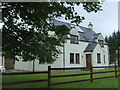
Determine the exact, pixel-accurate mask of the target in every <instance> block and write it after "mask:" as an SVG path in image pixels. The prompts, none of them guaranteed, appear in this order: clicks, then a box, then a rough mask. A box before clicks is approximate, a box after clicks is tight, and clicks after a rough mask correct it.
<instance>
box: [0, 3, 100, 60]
mask: <svg viewBox="0 0 120 90" xmlns="http://www.w3.org/2000/svg"><path fill="white" fill-rule="evenodd" d="M2 5H3V6H4V8H3V11H2V14H3V15H2V16H3V22H4V26H3V31H2V33H3V51H5V57H9V58H13V59H17V57H16V55H17V56H21V57H22V58H23V60H24V61H28V60H35V59H38V60H46V61H47V62H53V61H54V60H55V59H56V58H57V57H58V54H59V53H60V51H59V49H58V47H59V46H63V43H65V41H66V38H65V36H66V35H67V34H69V29H68V28H67V27H65V26H64V25H62V26H55V25H54V23H52V22H49V21H50V20H51V19H53V18H59V17H64V18H65V19H66V20H71V22H72V23H76V24H77V25H78V24H79V23H80V22H82V20H84V17H81V16H79V15H78V13H77V12H76V11H75V9H74V6H75V5H77V6H79V5H82V6H83V8H84V9H85V10H86V11H87V12H93V11H94V12H97V11H100V10H101V4H100V3H99V2H89V3H87V2H42V3H41V2H37V3H35V2H32V3H28V2H4V3H2ZM49 32H54V35H50V34H49ZM17 60H18V59H17Z"/></svg>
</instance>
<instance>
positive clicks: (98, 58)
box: [97, 53, 101, 63]
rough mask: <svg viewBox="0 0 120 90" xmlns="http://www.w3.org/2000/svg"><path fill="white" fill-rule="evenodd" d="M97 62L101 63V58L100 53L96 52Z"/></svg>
mask: <svg viewBox="0 0 120 90" xmlns="http://www.w3.org/2000/svg"><path fill="white" fill-rule="evenodd" d="M97 63H101V60H100V53H98V54H97Z"/></svg>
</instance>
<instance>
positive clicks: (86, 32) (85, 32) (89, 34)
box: [52, 19, 101, 52]
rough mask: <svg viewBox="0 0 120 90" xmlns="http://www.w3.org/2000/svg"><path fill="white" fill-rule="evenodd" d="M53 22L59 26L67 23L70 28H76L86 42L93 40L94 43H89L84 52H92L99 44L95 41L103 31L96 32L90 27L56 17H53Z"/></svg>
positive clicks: (81, 38)
mask: <svg viewBox="0 0 120 90" xmlns="http://www.w3.org/2000/svg"><path fill="white" fill-rule="evenodd" d="M52 22H53V23H54V25H58V26H59V25H65V26H66V27H68V28H69V29H72V28H75V29H76V30H77V31H78V33H79V35H80V39H79V40H81V41H85V42H93V43H89V44H88V46H87V47H86V48H85V50H84V52H92V51H93V50H94V49H95V47H96V45H97V42H96V41H95V39H97V38H98V36H99V35H100V34H101V33H96V32H95V31H93V30H91V29H90V28H86V27H83V26H77V25H74V24H70V23H66V22H62V21H58V20H55V19H53V20H52Z"/></svg>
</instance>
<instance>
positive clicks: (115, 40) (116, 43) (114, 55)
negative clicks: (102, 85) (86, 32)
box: [105, 31, 120, 65]
mask: <svg viewBox="0 0 120 90" xmlns="http://www.w3.org/2000/svg"><path fill="white" fill-rule="evenodd" d="M105 41H106V42H107V43H108V45H109V52H110V63H112V62H114V61H118V60H119V59H118V58H120V32H119V31H117V32H115V31H114V32H113V33H112V35H110V36H109V37H106V38H105ZM118 62H120V61H118ZM118 64H119V65H120V63H118Z"/></svg>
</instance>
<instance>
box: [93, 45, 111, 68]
mask: <svg viewBox="0 0 120 90" xmlns="http://www.w3.org/2000/svg"><path fill="white" fill-rule="evenodd" d="M97 53H100V59H101V63H97ZM104 55H105V63H104ZM92 58H93V59H92V61H93V62H92V65H93V66H108V65H109V62H108V50H107V46H106V45H105V46H104V48H101V46H100V45H99V44H97V46H96V48H95V49H94V51H93V52H92Z"/></svg>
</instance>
